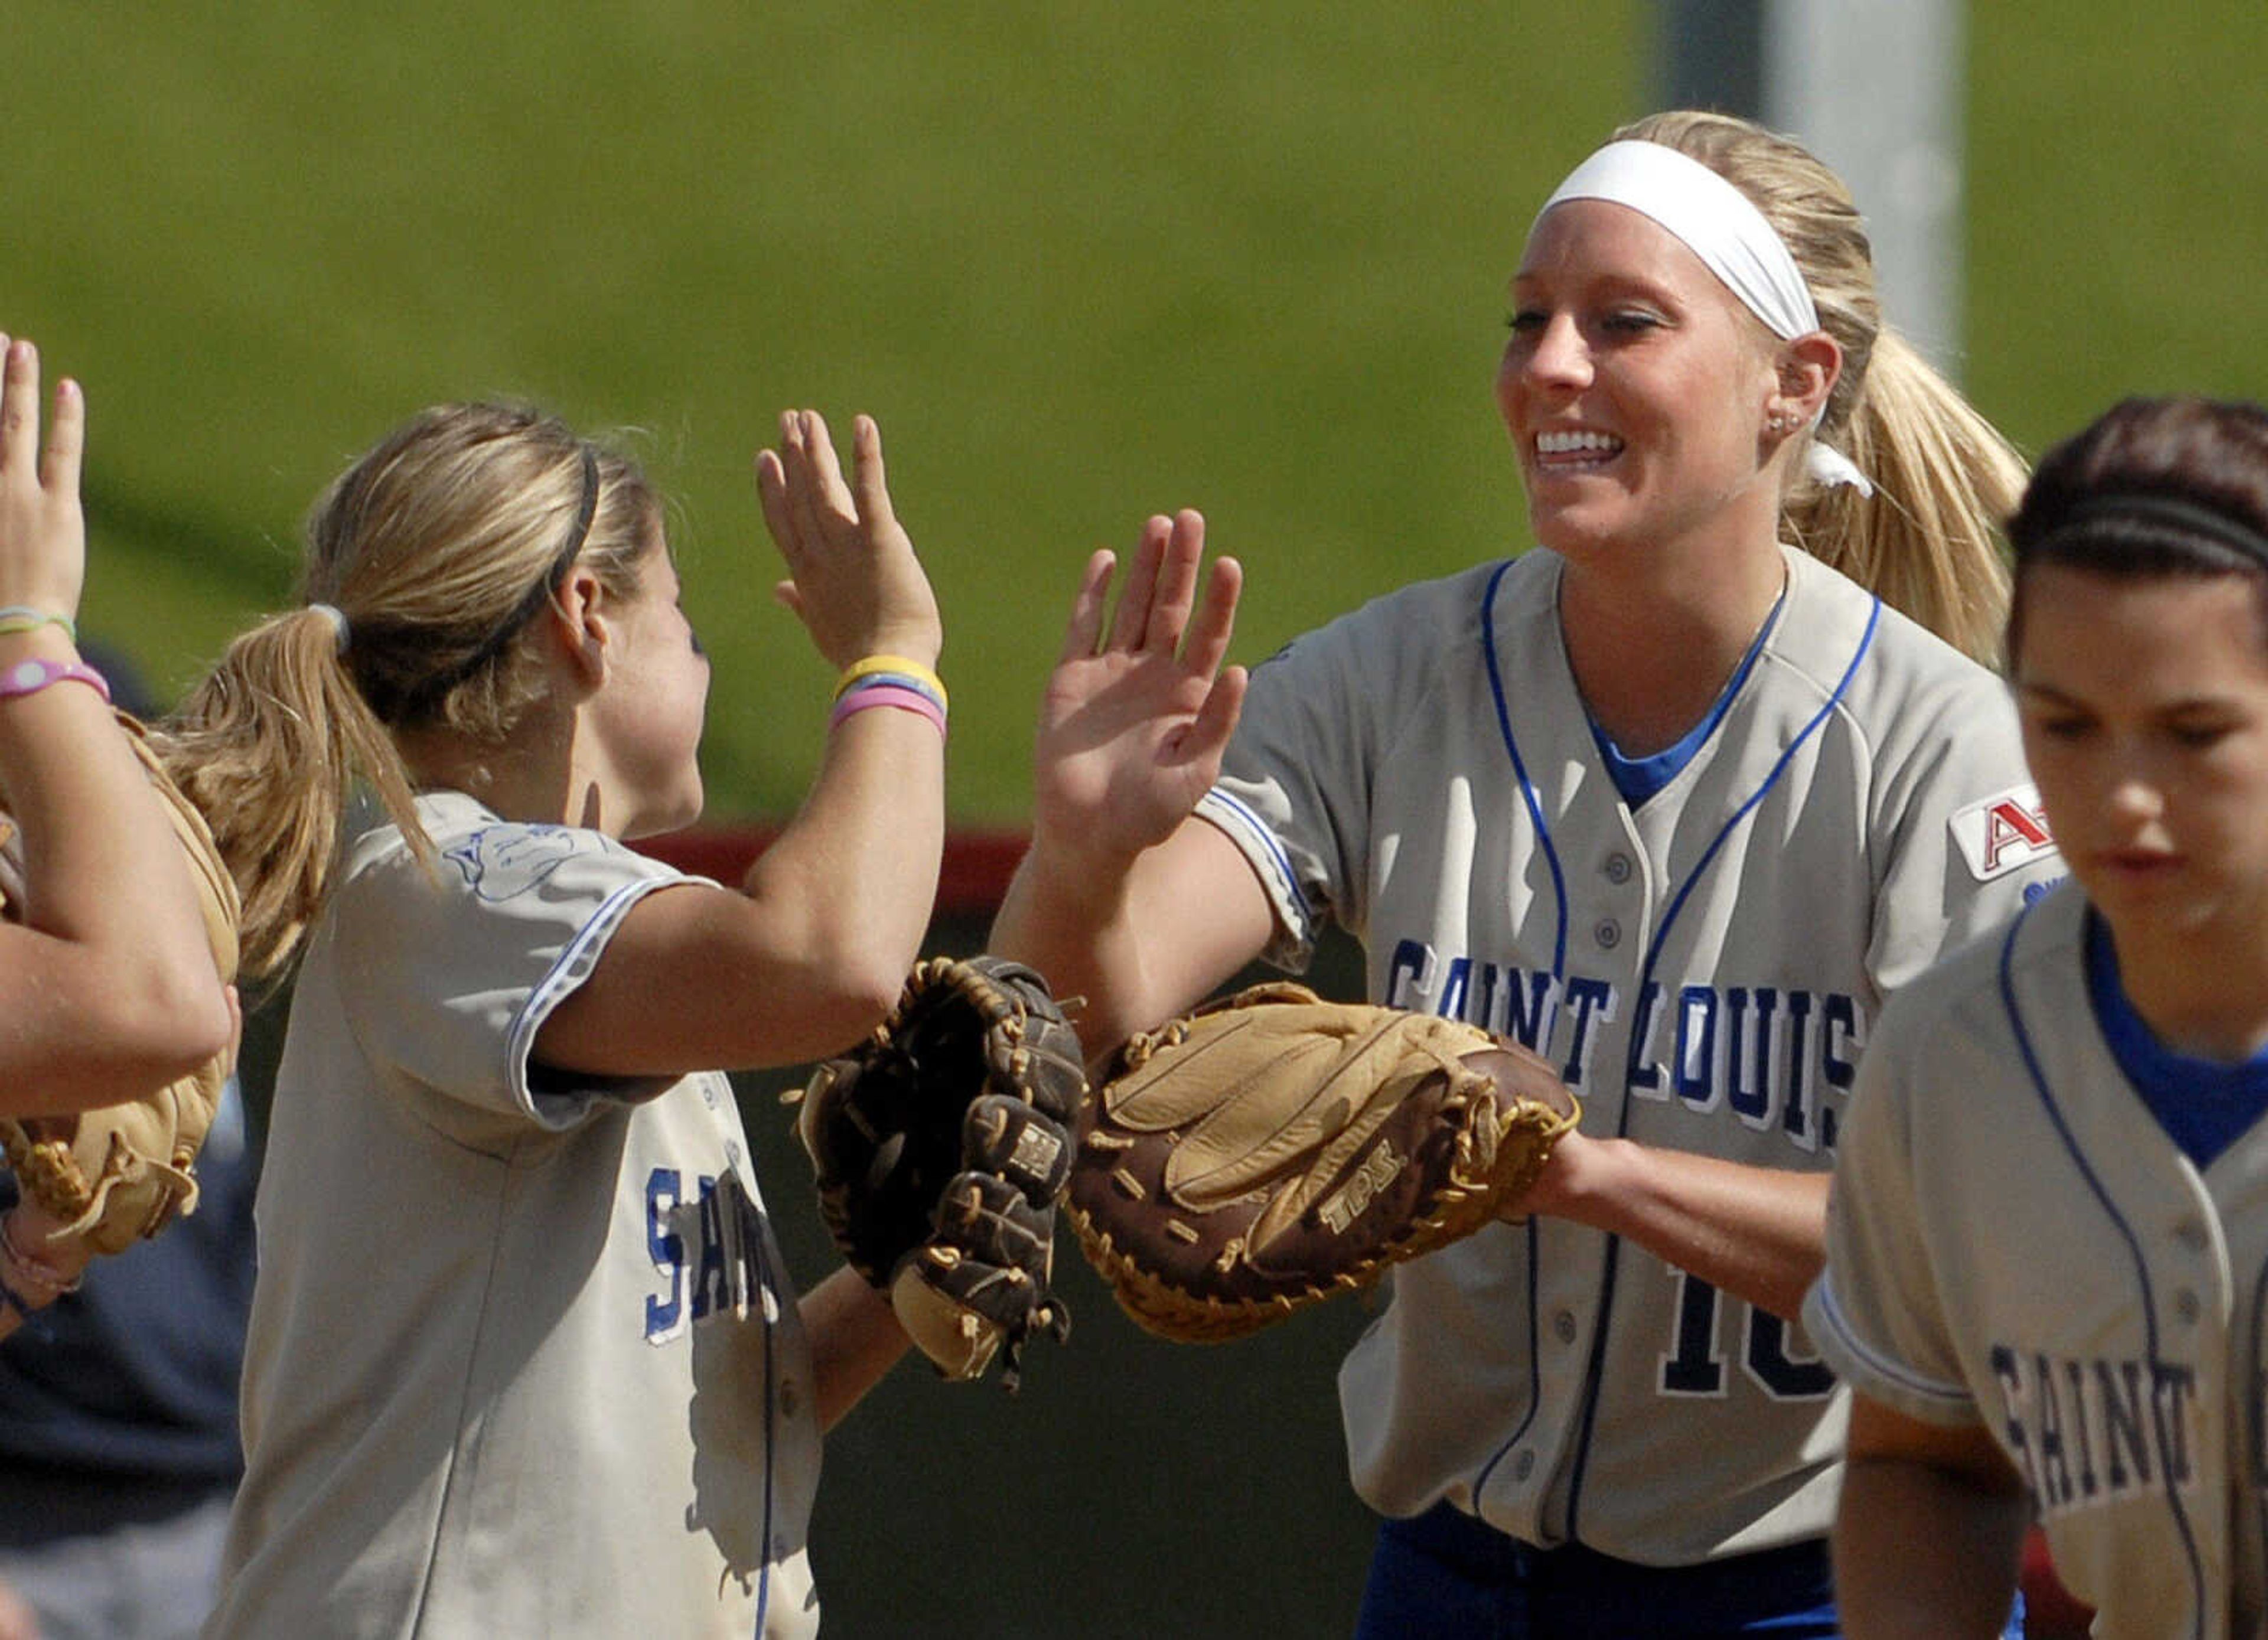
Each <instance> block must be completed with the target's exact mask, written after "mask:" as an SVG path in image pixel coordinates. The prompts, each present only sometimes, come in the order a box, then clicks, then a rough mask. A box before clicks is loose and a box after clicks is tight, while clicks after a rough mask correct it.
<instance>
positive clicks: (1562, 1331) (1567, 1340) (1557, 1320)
mask: <svg viewBox="0 0 2268 1640" xmlns="http://www.w3.org/2000/svg"><path fill="white" fill-rule="evenodd" d="M1551 1330H1552V1331H1553V1332H1554V1333H1556V1334H1557V1335H1558V1336H1559V1342H1561V1343H1563V1344H1572V1343H1573V1342H1575V1313H1574V1312H1573V1311H1572V1310H1562V1311H1560V1312H1559V1313H1558V1314H1557V1315H1555V1316H1553V1317H1552V1318H1551Z"/></svg>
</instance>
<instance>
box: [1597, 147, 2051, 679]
mask: <svg viewBox="0 0 2268 1640" xmlns="http://www.w3.org/2000/svg"><path fill="white" fill-rule="evenodd" d="M1615 135H1616V137H1617V138H1618V139H1630V140H1634V141H1639V142H1650V143H1661V144H1662V145H1663V146H1665V147H1668V148H1674V149H1676V150H1677V151H1679V152H1681V153H1683V154H1686V155H1688V156H1689V157H1690V158H1695V159H1697V160H1699V161H1700V162H1701V163H1702V164H1704V165H1707V166H1709V167H1710V169H1712V170H1713V171H1715V172H1716V173H1718V174H1719V176H1722V177H1724V178H1725V179H1726V180H1727V181H1729V182H1731V183H1732V184H1733V185H1734V187H1735V188H1739V189H1740V190H1741V191H1742V193H1743V194H1745V195H1748V196H1749V199H1750V200H1751V201H1752V202H1754V203H1755V205H1756V209H1757V210H1760V211H1762V212H1763V213H1764V219H1765V220H1766V221H1768V222H1769V223H1771V225H1772V227H1773V229H1774V231H1775V232H1778V234H1779V236H1780V238H1781V239H1782V240H1784V241H1785V242H1786V245H1787V248H1788V251H1789V254H1792V255H1793V257H1794V258H1795V263H1796V266H1797V267H1798V268H1800V269H1801V270H1802V273H1803V277H1804V282H1805V283H1807V284H1808V285H1809V286H1810V288H1811V295H1812V300H1813V302H1814V303H1815V305H1817V307H1818V309H1819V322H1820V327H1821V328H1822V329H1823V330H1825V331H1826V332H1827V334H1828V335H1830V336H1832V337H1834V338H1835V341H1836V342H1837V345H1838V346H1840V347H1841V349H1842V350H1843V373H1842V375H1841V377H1840V378H1839V379H1837V383H1836V386H1835V389H1834V391H1833V393H1831V394H1830V396H1829V398H1828V401H1827V410H1826V414H1825V415H1824V416H1823V417H1822V418H1821V420H1820V423H1819V426H1818V428H1817V429H1816V430H1815V433H1814V434H1813V435H1812V436H1813V437H1816V438H1823V439H1825V440H1826V441H1827V442H1828V443H1829V444H1830V445H1833V446H1834V447H1835V448H1836V449H1837V450H1839V451H1841V452H1843V453H1844V454H1845V455H1846V456H1848V457H1850V458H1851V460H1852V462H1853V463H1854V464H1855V465H1856V466H1857V467H1858V468H1859V471H1860V472H1861V473H1863V474H1866V475H1867V479H1868V480H1869V481H1870V482H1872V483H1873V485H1874V495H1873V496H1871V497H1867V496H1861V495H1860V494H1859V492H1858V490H1856V489H1852V488H1851V487H1848V486H1840V485H1838V486H1834V487H1828V486H1823V485H1821V484H1819V483H1818V482H1816V481H1815V480H1812V479H1809V478H1808V477H1799V478H1798V480H1797V481H1796V482H1795V483H1794V484H1793V486H1792V487H1791V488H1790V489H1789V491H1788V493H1787V496H1786V498H1785V500H1784V502H1783V504H1782V512H1781V517H1782V519H1783V522H1784V525H1785V527H1786V531H1787V533H1788V537H1789V539H1790V540H1792V541H1794V542H1795V543H1796V544H1797V545H1799V546H1800V547H1801V548H1804V549H1805V550H1806V551H1807V552H1809V553H1810V554H1811V555H1813V556H1814V557H1816V558H1818V559H1820V560H1821V561H1822V562H1823V563H1828V564H1830V565H1832V566H1833V567H1834V568H1835V569H1837V570H1841V571H1842V572H1843V573H1844V574H1845V575H1847V576H1849V577H1851V578H1852V580H1854V581H1857V582H1859V584H1860V585H1863V586H1866V587H1868V588H1870V589H1871V590H1872V591H1874V592H1876V593H1877V594H1879V595H1880V596H1881V599H1882V600H1883V601H1884V602H1885V603H1887V604H1889V606H1890V607H1892V608H1894V609H1896V610H1898V611H1900V612H1901V613H1902V614H1907V615H1910V616H1911V617H1912V618H1913V619H1914V620H1916V621H1919V622H1920V623H1921V624H1922V625H1924V626H1926V627H1927V628H1929V629H1930V630H1932V631H1933V632H1935V633H1936V634H1937V635H1938V636H1940V637H1941V638H1943V639H1945V640H1946V642H1948V643H1951V644H1953V645H1954V646H1955V648H1957V649H1960V650H1962V651H1963V652H1965V653H1967V654H1968V655H1970V657H1971V658H1975V659H1977V660H1979V661H1982V662H1984V663H1985V665H1987V666H1994V665H1997V664H1998V662H1999V654H2000V643H2001V634H2002V631H2003V629H2004V628H2005V626H2006V622H2007V608H2008V567H2007V558H2006V556H2005V555H2004V553H2003V551H2002V549H2001V547H2000V545H1999V531H2000V530H2001V529H2002V528H2003V527H2004V526H2006V524H2007V518H2008V517H2009V515H2010V514H2011V513H2012V512H2014V511H2015V506H2016V503H2017V500H2018V499H2019V497H2020V496H2021V494H2022V492H2023V486H2024V476H2025V472H2024V463H2023V460H2022V458H2021V457H2020V456H2019V455H2018V454H2017V453H2016V452H2015V450H2014V448H2013V447H2012V446H2011V445H2009V444H2008V442H2007V440H2006V439H2005V438H2002V437H2001V436H2000V435H1999V432H1998V431H1996V430H1994V429H1993V427H1992V423H1989V422H1987V421H1986V420H1985V418H1984V416H1981V415H1979V414H1978V413H1977V409H1976V408H1975V407H1974V406H1972V405H1970V403H1969V401H1967V400H1965V399H1963V398H1962V396H1961V393H1960V391H1959V390H1958V389H1957V388H1955V386H1953V384H1952V383H1950V382H1948V381H1947V380H1946V379H1945V378H1944V377H1942V376H1941V375H1940V374H1939V373H1938V372H1937V371H1935V370H1934V369H1933V368H1932V367H1931V365H1930V364H1929V362H1928V361H1927V360H1926V359H1925V358H1923V357H1921V355H1920V354H1919V353H1918V352H1916V351H1915V350H1914V349H1913V348H1912V347H1911V345H1910V344H1908V343H1907V342H1905V340H1904V338H1903V337H1901V336H1899V335H1897V334H1896V332H1895V331H1893V330H1891V329H1890V328H1889V327H1888V326H1886V325H1885V324H1884V323H1883V322H1882V317H1881V301H1880V298H1879V297H1878V296H1877V294H1876V291H1875V288H1874V253H1873V248H1872V246H1869V245H1868V243H1867V234H1866V228H1865V224H1864V223H1863V222H1862V221H1861V219H1860V217H1859V210H1858V207H1857V205H1856V204H1854V203H1853V202H1852V198H1851V194H1850V190H1849V189H1848V188H1845V186H1844V185H1843V181H1842V179H1840V178H1839V177H1837V175H1836V174H1835V173H1834V172H1832V171H1830V169H1828V167H1827V166H1826V165H1823V164H1821V163H1820V161H1819V160H1818V159H1816V158H1814V157H1813V156H1812V155H1811V154H1810V153H1809V152H1808V151H1807V150H1805V149H1804V148H1803V147H1802V146H1801V145H1800V144H1799V143H1795V142H1793V141H1792V140H1790V139H1789V138H1787V137H1784V136H1777V135H1775V134H1773V133H1772V132H1770V131H1767V130H1764V129H1763V128H1762V127H1760V126H1756V125H1753V124H1751V123H1749V121H1745V120H1740V119H1735V118H1734V117H1733V116H1731V115H1729V114H1708V113H1700V112H1696V111H1692V110H1675V111H1672V112H1669V113H1666V114H1652V115H1649V116H1648V117H1647V118H1646V119H1644V120H1640V121H1637V122H1636V123H1635V124H1632V125H1628V126H1625V127H1624V128H1623V129H1621V130H1619V131H1617V132H1616V133H1615ZM1794 467H1795V469H1796V470H1797V471H1798V472H1799V473H1800V472H1801V468H1802V464H1801V463H1800V462H1797V463H1795V464H1794Z"/></svg>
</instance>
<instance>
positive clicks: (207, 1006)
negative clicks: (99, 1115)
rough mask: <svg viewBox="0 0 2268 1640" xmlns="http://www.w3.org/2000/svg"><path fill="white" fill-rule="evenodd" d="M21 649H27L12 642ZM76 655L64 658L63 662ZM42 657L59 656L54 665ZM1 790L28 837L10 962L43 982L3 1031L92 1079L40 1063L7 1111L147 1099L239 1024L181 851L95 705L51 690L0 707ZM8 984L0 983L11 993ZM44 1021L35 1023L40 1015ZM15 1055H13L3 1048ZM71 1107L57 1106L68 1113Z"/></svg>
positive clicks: (68, 686)
mask: <svg viewBox="0 0 2268 1640" xmlns="http://www.w3.org/2000/svg"><path fill="white" fill-rule="evenodd" d="M13 642H14V643H16V644H17V646H18V647H17V648H16V649H11V651H10V653H11V654H13V653H17V652H19V651H21V646H22V643H23V640H21V639H16V640H13ZM63 652H64V653H69V652H70V651H68V649H65V650H64V651H63ZM45 658H54V657H53V656H51V655H50V656H47V657H45ZM0 782H4V787H5V798H6V802H7V805H8V807H9V808H10V809H11V812H12V813H13V814H14V816H15V818H16V820H17V821H18V824H19V825H20V826H21V827H22V831H23V835H22V836H21V837H20V838H19V839H18V846H19V847H20V848H21V849H22V851H23V856H22V857H23V862H24V869H25V882H24V885H23V893H22V894H20V895H19V896H16V897H17V898H18V899H20V901H21V903H19V904H18V905H16V906H15V907H13V908H12V910H11V915H14V916H20V917H21V919H22V921H23V923H24V929H23V930H21V931H20V932H19V935H18V938H16V939H14V940H11V945H21V946H22V949H21V950H20V951H18V950H11V952H9V953H8V955H9V960H8V963H7V967H8V970H9V973H10V974H11V975H12V976H13V977H14V978H15V979H16V980H17V981H18V982H22V983H24V984H26V985H32V984H36V986H37V988H38V995H37V997H36V999H33V997H28V996H27V997H14V998H10V1000H12V1001H14V1002H15V1004H16V1006H15V1007H13V1008H11V1009H9V1010H8V1011H9V1012H11V1013H15V1014H17V1015H18V1019H17V1021H16V1023H17V1025H18V1026H21V1027H26V1028H27V1029H28V1031H29V1033H30V1036H29V1037H28V1038H25V1037H24V1036H23V1033H22V1032H21V1031H19V1030H11V1031H10V1032H8V1033H5V1034H6V1035H7V1037H8V1038H10V1039H11V1040H17V1041H19V1045H20V1046H21V1047H22V1048H24V1049H25V1050H26V1053H27V1054H29V1055H36V1056H38V1058H44V1059H45V1060H46V1061H47V1062H48V1063H47V1065H46V1067H44V1068H46V1069H49V1070H53V1069H56V1068H60V1067H61V1066H63V1065H65V1064H76V1065H77V1066H80V1067H82V1068H83V1069H85V1070H86V1071H87V1072H88V1074H89V1075H90V1076H91V1077H93V1078H94V1079H95V1081H96V1082H98V1083H104V1084H110V1083H114V1084H116V1086H115V1087H107V1086H105V1087H93V1086H91V1087H90V1088H88V1089H87V1090H86V1091H85V1097H84V1098H80V1099H70V1098H68V1097H67V1090H61V1089H56V1090H46V1091H43V1092H41V1094H40V1097H39V1098H37V1099H33V1101H32V1103H31V1104H27V1103H26V1094H28V1093H30V1092H33V1089H32V1084H33V1082H37V1081H42V1080H45V1079H46V1078H43V1077H41V1076H40V1071H41V1070H42V1068H43V1067H42V1066H40V1064H39V1063H37V1059H35V1060H34V1062H33V1064H32V1065H31V1067H30V1069H29V1070H28V1072H27V1073H26V1074H11V1076H10V1077H9V1078H8V1080H9V1081H10V1083H11V1092H12V1093H13V1095H14V1098H13V1099H12V1101H11V1105H10V1108H12V1109H18V1110H25V1109H29V1108H32V1107H33V1104H36V1105H37V1106H39V1107H40V1108H56V1109H62V1108H74V1107H80V1106H84V1105H85V1104H99V1103H106V1102H108V1100H110V1099H116V1098H120V1097H125V1096H128V1095H129V1094H138V1093H140V1092H144V1091H146V1089H147V1087H148V1086H149V1085H151V1084H153V1083H162V1082H165V1081H166V1080H169V1079H171V1078H172V1077H176V1076H180V1075H183V1074H185V1073H186V1072H188V1070H192V1069H194V1068H195V1066H197V1065H199V1064H202V1063H203V1062H204V1061H205V1060H207V1059H209V1058H210V1057H211V1056H212V1055H214V1054H216V1053H217V1052H219V1051H220V1049H221V1048H222V1047H223V1046H224V1045H225V1042H226V1041H227V1040H228V1032H229V1016H228V1010H227V1005H226V1002H225V998H224V997H223V994H222V989H221V982H220V977H219V975H218V974H217V973H216V972H215V970H214V967H213V959H212V953H211V952H210V948H209V946H208V945H207V941H206V938H205V930H204V923H203V915H202V913H201V912H200V910H199V908H198V905H197V898H196V893H195V889H194V888H193V887H192V886H191V883H190V879H189V874H188V869H187V867H186V866H185V864H183V862H182V859H181V854H180V848H179V846H178V845H177V844H176V843H175V842H174V839H173V830H172V827H171V826H170V824H169V823H168V821H167V820H166V816H165V813H164V811H163V810H162V808H161V807H160V805H159V803H158V798H157V797H156V795H155V794H154V793H153V792H152V791H151V789H150V785H149V782H148V780H147V779H146V778H145V777H144V775H143V772H142V769H141V767H140V765H139V764H138V763H137V762H136V761H135V758H134V756H133V754H132V753H131V752H130V751H129V748H128V747H127V746H126V744H125V742H124V740H123V739H122V736H121V735H120V732H119V730H118V727H117V725H116V724H115V723H114V721H113V719H112V717H111V713H110V710H109V708H108V707H107V705H105V704H104V702H103V701H102V698H101V696H100V695H98V694H96V693H95V692H94V691H93V690H92V689H91V688H87V687H85V685H83V684H79V683H70V682H66V683H55V684H50V685H48V687H47V688H44V689H41V690H40V691H39V692H38V693H37V694H35V695H28V696H20V697H18V698H16V699H13V700H9V701H5V702H0ZM6 983H7V982H6V980H5V979H4V978H0V992H4V987H5V985H6ZM34 1016H35V1017H34ZM0 1051H4V1050H0ZM57 1101H61V1102H57Z"/></svg>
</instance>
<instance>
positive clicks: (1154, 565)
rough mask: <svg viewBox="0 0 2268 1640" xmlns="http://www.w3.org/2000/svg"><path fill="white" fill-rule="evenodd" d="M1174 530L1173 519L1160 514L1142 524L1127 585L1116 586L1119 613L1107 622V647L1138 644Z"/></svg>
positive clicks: (1129, 569) (1126, 646)
mask: <svg viewBox="0 0 2268 1640" xmlns="http://www.w3.org/2000/svg"><path fill="white" fill-rule="evenodd" d="M1173 533H1174V521H1173V520H1172V519H1171V518H1166V517H1164V516H1163V515H1159V516H1157V517H1153V518H1150V519H1149V520H1148V521H1146V522H1145V524H1144V525H1143V526H1142V540H1141V543H1140V544H1139V545H1138V546H1137V547H1136V548H1135V549H1134V562H1133V563H1132V564H1131V565H1130V567H1129V568H1128V569H1127V571H1126V585H1124V586H1123V587H1122V588H1121V589H1120V590H1119V593H1118V614H1117V615H1116V618H1115V619H1114V620H1113V621H1111V623H1110V637H1109V640H1108V647H1109V648H1111V649H1123V650H1132V649H1137V648H1138V647H1140V645H1141V643H1142V636H1143V634H1144V633H1145V631H1146V630H1147V629H1148V628H1149V625H1150V597H1151V594H1152V592H1154V591H1155V590H1156V587H1157V585H1158V564H1159V561H1160V559H1162V558H1163V557H1164V556H1165V555H1166V543H1167V541H1169V540H1170V539H1171V538H1172V536H1173Z"/></svg>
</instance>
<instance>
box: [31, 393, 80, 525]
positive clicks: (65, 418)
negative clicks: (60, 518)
mask: <svg viewBox="0 0 2268 1640" xmlns="http://www.w3.org/2000/svg"><path fill="white" fill-rule="evenodd" d="M85 450H86V395H85V393H82V392H81V391H80V390H79V385H78V384H77V382H75V381H73V380H72V379H70V377H68V376H66V377H64V378H63V379H62V380H61V381H59V382H57V383H56V384H55V417H54V419H53V420H52V421H51V422H50V423H48V447H47V450H46V452H45V453H44V454H42V455H41V456H40V487H41V488H42V489H47V490H49V491H52V492H54V493H55V494H56V495H60V496H69V497H70V498H71V499H72V500H77V498H78V473H79V460H80V458H81V456H82V455H84V454H85Z"/></svg>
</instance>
